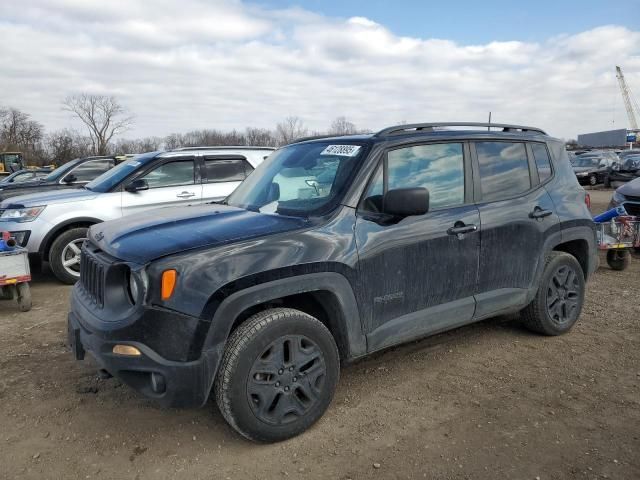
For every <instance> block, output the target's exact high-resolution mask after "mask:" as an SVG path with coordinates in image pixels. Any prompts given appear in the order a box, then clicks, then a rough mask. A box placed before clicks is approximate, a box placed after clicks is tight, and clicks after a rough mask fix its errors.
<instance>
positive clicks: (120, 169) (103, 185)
mask: <svg viewBox="0 0 640 480" xmlns="http://www.w3.org/2000/svg"><path fill="white" fill-rule="evenodd" d="M157 154H158V152H151V153H145V154H144V155H138V156H137V157H135V158H132V159H130V160H127V161H126V162H122V163H121V164H119V165H116V166H115V167H113V168H112V169H111V170H107V171H106V172H105V173H103V174H102V175H100V176H99V177H98V178H96V179H94V180H93V181H91V182H89V183H88V184H87V185H86V186H85V188H86V189H88V190H91V191H93V192H100V193H104V192H109V191H111V190H112V189H113V188H114V187H116V186H118V185H120V183H122V181H123V180H125V179H126V178H128V177H129V176H130V175H131V174H133V173H134V172H135V171H137V170H138V169H140V167H141V166H142V165H146V164H147V163H148V162H150V161H151V160H152V159H153V158H155V156H156V155H157Z"/></svg>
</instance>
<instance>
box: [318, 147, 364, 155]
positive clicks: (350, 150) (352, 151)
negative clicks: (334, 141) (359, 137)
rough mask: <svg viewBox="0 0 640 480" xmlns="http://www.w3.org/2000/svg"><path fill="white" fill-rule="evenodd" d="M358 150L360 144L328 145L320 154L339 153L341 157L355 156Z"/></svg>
mask: <svg viewBox="0 0 640 480" xmlns="http://www.w3.org/2000/svg"><path fill="white" fill-rule="evenodd" d="M359 151H360V145H329V146H328V147H327V148H325V149H324V150H323V151H322V153H320V155H339V156H341V157H355V156H356V155H357V154H358V152H359Z"/></svg>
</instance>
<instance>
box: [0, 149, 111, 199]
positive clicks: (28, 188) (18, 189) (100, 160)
mask: <svg viewBox="0 0 640 480" xmlns="http://www.w3.org/2000/svg"><path fill="white" fill-rule="evenodd" d="M118 163H119V160H118V159H117V158H116V157H86V158H77V159H75V160H71V161H70V162H67V163H65V164H64V165H61V166H60V167H58V168H56V169H55V170H54V171H52V172H50V173H49V174H48V175H47V176H45V177H40V178H35V179H33V180H30V181H26V182H21V183H18V184H8V185H0V201H2V200H5V199H7V198H9V197H17V196H19V195H27V194H29V193H34V192H42V191H51V190H62V189H68V188H78V187H82V186H83V185H86V184H87V183H89V182H90V181H91V180H93V179H94V178H97V177H99V176H100V175H102V174H103V173H104V172H106V171H107V170H109V169H111V168H113V167H114V166H115V165H117V164H118Z"/></svg>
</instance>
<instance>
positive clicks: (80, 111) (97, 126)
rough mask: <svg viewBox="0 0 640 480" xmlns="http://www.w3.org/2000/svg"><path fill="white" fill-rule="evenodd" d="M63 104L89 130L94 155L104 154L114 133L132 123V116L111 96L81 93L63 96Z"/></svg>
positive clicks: (128, 126) (123, 129)
mask: <svg viewBox="0 0 640 480" xmlns="http://www.w3.org/2000/svg"><path fill="white" fill-rule="evenodd" d="M63 105H64V109H65V110H67V111H69V112H72V113H73V114H75V115H76V116H77V117H78V118H79V119H80V120H81V121H82V123H84V124H85V126H86V127H87V129H88V130H89V136H90V137H91V141H92V144H93V151H94V153H95V154H96V155H106V154H107V152H108V151H109V142H110V141H111V139H112V138H113V137H114V135H117V134H119V133H122V132H124V131H126V130H128V129H129V128H130V127H131V125H132V124H133V116H131V115H129V114H128V112H127V110H126V109H125V107H123V106H122V105H121V104H120V103H119V102H118V100H117V99H116V98H115V97H113V96H107V95H92V94H88V93H81V94H78V95H71V96H69V97H67V98H65V100H64V101H63Z"/></svg>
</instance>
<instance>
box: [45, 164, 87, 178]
mask: <svg viewBox="0 0 640 480" xmlns="http://www.w3.org/2000/svg"><path fill="white" fill-rule="evenodd" d="M81 161H82V159H81V158H76V159H75V160H71V161H70V162H67V163H65V164H64V165H60V166H59V167H58V168H56V169H55V170H54V171H53V172H51V173H50V174H49V175H47V176H46V177H44V179H45V181H47V182H55V181H57V180H59V179H61V178H62V177H64V176H65V175H66V174H67V172H68V171H69V170H71V169H72V168H73V167H75V166H76V165H77V164H78V163H80V162H81Z"/></svg>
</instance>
